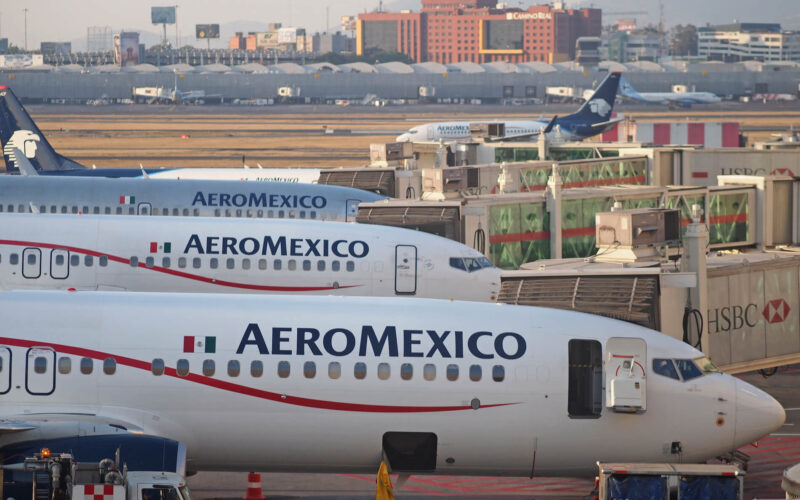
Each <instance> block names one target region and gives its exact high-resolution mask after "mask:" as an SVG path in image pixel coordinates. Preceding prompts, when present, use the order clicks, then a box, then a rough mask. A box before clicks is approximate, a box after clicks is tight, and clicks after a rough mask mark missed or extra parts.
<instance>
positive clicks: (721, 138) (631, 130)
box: [602, 121, 739, 148]
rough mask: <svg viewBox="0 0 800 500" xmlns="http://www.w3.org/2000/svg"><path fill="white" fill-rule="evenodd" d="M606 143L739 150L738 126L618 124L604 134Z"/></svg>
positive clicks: (674, 122)
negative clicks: (696, 146)
mask: <svg viewBox="0 0 800 500" xmlns="http://www.w3.org/2000/svg"><path fill="white" fill-rule="evenodd" d="M602 137H603V142H640V143H643V144H648V143H649V144H653V145H655V146H663V145H666V144H676V145H699V146H703V147H705V148H738V147H739V123H737V122H687V121H672V122H635V121H625V122H620V123H617V124H616V125H615V126H614V128H612V129H611V130H609V131H608V132H605V133H603V135H602Z"/></svg>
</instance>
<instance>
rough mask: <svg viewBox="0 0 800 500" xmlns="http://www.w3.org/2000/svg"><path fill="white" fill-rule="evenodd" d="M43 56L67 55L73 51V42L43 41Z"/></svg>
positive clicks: (41, 46)
mask: <svg viewBox="0 0 800 500" xmlns="http://www.w3.org/2000/svg"><path fill="white" fill-rule="evenodd" d="M39 48H40V52H41V53H42V55H43V56H67V55H69V54H71V53H72V42H41V44H40V45H39Z"/></svg>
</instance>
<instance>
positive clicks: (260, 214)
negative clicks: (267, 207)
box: [256, 210, 264, 217]
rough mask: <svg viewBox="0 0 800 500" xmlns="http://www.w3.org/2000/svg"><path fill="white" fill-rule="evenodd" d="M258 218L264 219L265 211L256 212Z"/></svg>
mask: <svg viewBox="0 0 800 500" xmlns="http://www.w3.org/2000/svg"><path fill="white" fill-rule="evenodd" d="M256 216H257V217H264V211H263V210H259V211H258V212H256Z"/></svg>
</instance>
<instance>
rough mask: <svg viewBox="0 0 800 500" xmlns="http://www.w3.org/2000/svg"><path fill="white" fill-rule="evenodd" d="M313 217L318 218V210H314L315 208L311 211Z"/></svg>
mask: <svg viewBox="0 0 800 500" xmlns="http://www.w3.org/2000/svg"><path fill="white" fill-rule="evenodd" d="M311 218H312V219H316V218H317V212H316V211H314V210H312V211H311Z"/></svg>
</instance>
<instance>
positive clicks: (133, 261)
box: [131, 256, 139, 267]
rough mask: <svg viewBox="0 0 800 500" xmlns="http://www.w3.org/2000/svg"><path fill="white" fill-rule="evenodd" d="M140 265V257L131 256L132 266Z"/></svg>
mask: <svg viewBox="0 0 800 500" xmlns="http://www.w3.org/2000/svg"><path fill="white" fill-rule="evenodd" d="M137 266H139V257H135V256H134V257H131V267H137Z"/></svg>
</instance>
